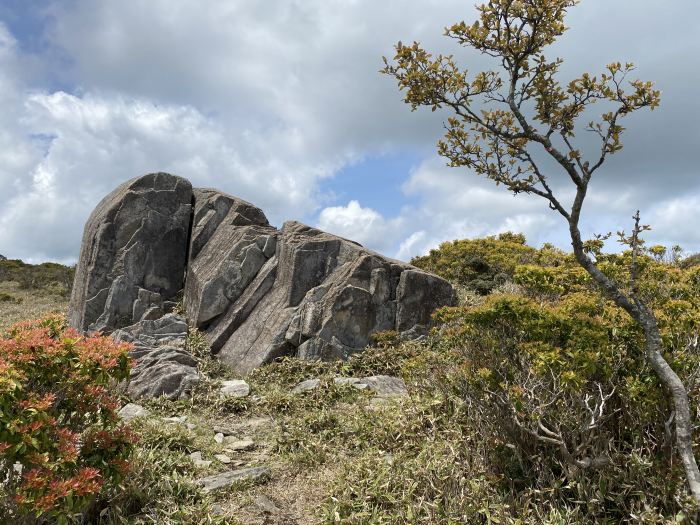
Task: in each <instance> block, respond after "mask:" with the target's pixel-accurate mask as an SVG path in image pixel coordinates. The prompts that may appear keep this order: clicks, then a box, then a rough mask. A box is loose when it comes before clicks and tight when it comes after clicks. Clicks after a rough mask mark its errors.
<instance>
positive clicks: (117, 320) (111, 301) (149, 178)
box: [69, 173, 193, 331]
mask: <svg viewBox="0 0 700 525" xmlns="http://www.w3.org/2000/svg"><path fill="white" fill-rule="evenodd" d="M192 198H193V195H192V185H191V184H190V182H189V181H188V180H186V179H183V178H182V177H176V176H174V175H170V174H168V173H151V174H149V175H144V176H142V177H138V178H135V179H131V180H129V181H127V182H125V183H124V184H122V185H121V186H119V187H118V188H116V189H115V190H114V191H112V192H111V193H110V194H109V195H107V196H106V197H105V198H104V199H103V200H102V201H101V202H100V203H99V204H98V205H97V207H96V208H95V210H94V211H93V212H92V214H91V215H90V218H89V219H88V221H87V224H86V225H85V230H84V233H83V240H82V245H81V248H80V259H79V261H78V265H77V267H76V275H75V282H74V286H73V291H72V295H71V301H70V307H69V323H70V325H71V326H72V327H74V328H77V329H79V330H83V331H98V330H100V331H111V330H113V329H115V328H119V327H122V326H127V325H131V324H133V323H135V322H138V321H140V320H141V319H142V318H144V316H146V317H149V318H151V319H153V318H157V317H159V316H161V315H163V313H165V310H167V305H165V304H164V303H167V302H168V301H170V300H172V299H173V298H174V297H175V295H176V294H177V293H178V291H180V290H181V289H182V288H183V285H184V278H185V268H186V264H187V249H188V242H189V237H190V235H189V229H190V223H191V214H192Z"/></svg>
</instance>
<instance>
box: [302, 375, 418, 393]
mask: <svg viewBox="0 0 700 525" xmlns="http://www.w3.org/2000/svg"><path fill="white" fill-rule="evenodd" d="M333 382H334V383H336V384H341V385H350V386H352V387H353V388H356V389H358V390H369V391H371V392H372V393H373V394H374V395H375V396H376V397H378V398H390V397H406V396H408V390H407V389H406V383H404V381H403V379H401V378H400V377H394V376H386V375H377V376H367V377H334V378H333ZM320 385H321V380H320V379H318V378H313V379H307V380H305V381H302V382H300V383H298V384H297V385H296V386H295V387H294V388H292V394H301V393H303V392H308V391H309V390H314V389H316V388H318V387H319V386H320Z"/></svg>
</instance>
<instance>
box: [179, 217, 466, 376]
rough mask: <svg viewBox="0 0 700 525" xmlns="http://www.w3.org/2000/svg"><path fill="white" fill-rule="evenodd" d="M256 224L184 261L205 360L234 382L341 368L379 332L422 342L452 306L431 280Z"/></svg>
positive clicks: (227, 226)
mask: <svg viewBox="0 0 700 525" xmlns="http://www.w3.org/2000/svg"><path fill="white" fill-rule="evenodd" d="M195 206H196V205H195ZM234 209H235V208H234V207H233V206H232V207H231V210H234ZM229 213H233V214H234V215H235V214H236V213H237V212H231V211H230V212H229ZM256 217H257V218H258V220H259V223H260V224H256V225H245V226H239V225H237V224H236V223H235V220H230V219H227V220H224V221H222V222H221V223H220V224H219V226H218V228H217V229H216V231H215V232H213V233H212V235H211V237H210V239H209V241H208V242H207V243H205V244H204V245H203V246H202V247H201V249H200V251H199V252H198V254H196V255H195V256H194V259H192V260H191V261H190V267H189V273H188V285H187V289H186V292H185V308H186V310H187V312H188V313H190V312H196V314H195V316H194V318H196V319H197V324H198V326H199V328H200V329H202V330H204V331H205V332H206V334H207V336H208V338H209V341H210V343H211V345H212V350H213V351H214V352H215V353H218V357H219V359H221V360H222V361H223V362H225V363H226V364H228V365H230V366H232V367H233V368H235V369H236V370H237V371H238V372H240V373H242V374H245V373H248V372H250V371H251V370H252V369H254V368H256V367H258V366H260V365H261V364H264V363H267V362H270V361H272V360H273V359H275V358H276V357H279V356H284V355H295V356H297V357H299V358H302V359H345V358H347V357H348V356H349V355H351V354H352V353H354V352H357V351H359V350H362V349H363V348H365V347H366V346H367V344H368V343H369V342H370V335H371V334H372V333H374V332H378V331H384V330H398V331H400V332H406V331H408V330H413V331H414V332H415V333H416V334H417V335H420V334H421V333H424V332H425V330H426V327H427V325H428V324H429V322H430V315H431V313H432V312H433V310H435V308H437V307H439V306H444V305H446V304H452V303H453V301H454V291H453V289H452V287H451V286H450V285H449V283H447V282H446V281H444V280H443V279H441V278H439V277H436V276H434V275H431V274H428V273H425V272H422V271H420V270H418V269H416V268H414V267H412V266H409V265H407V264H404V263H401V262H398V261H394V260H391V259H388V258H386V257H383V256H381V255H379V254H377V253H374V252H372V251H370V250H367V249H365V248H363V247H362V246H360V245H359V244H357V243H354V242H352V241H348V240H346V239H342V238H340V237H337V236H335V235H331V234H328V233H324V232H322V231H320V230H317V229H314V228H310V227H309V226H305V225H303V224H300V223H298V222H287V223H285V224H284V226H283V227H282V229H281V230H279V231H276V230H274V229H271V228H270V227H267V226H264V225H262V224H261V223H262V222H263V221H262V220H260V218H259V217H260V216H259V215H257V214H256ZM236 220H240V219H236ZM196 229H197V225H196V223H195V230H196ZM219 239H226V240H227V243H221V242H220V241H219ZM273 246H274V250H273V248H272V247H273ZM192 253H195V251H193V252H192ZM222 261H226V264H224V263H222ZM190 283H196V285H195V284H193V285H190ZM222 283H228V285H227V287H225V286H224V285H223V284H222ZM240 283H246V286H242V285H241V284H240ZM414 295H415V296H416V297H417V298H416V297H414ZM214 306H215V307H214ZM204 311H206V312H207V315H202V312H204ZM191 319H193V318H191Z"/></svg>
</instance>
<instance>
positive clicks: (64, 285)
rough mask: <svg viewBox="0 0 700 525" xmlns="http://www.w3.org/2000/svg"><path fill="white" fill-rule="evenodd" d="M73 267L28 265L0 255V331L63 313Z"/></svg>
mask: <svg viewBox="0 0 700 525" xmlns="http://www.w3.org/2000/svg"><path fill="white" fill-rule="evenodd" d="M74 274H75V268H74V267H70V266H64V265H62V264H58V263H52V262H46V263H41V264H29V263H25V262H22V261H21V260H19V259H7V258H5V257H3V256H0V330H1V329H4V328H8V327H9V326H11V325H12V324H14V323H16V322H19V321H22V320H25V319H38V318H40V317H44V316H45V315H47V314H50V313H54V312H64V313H65V310H66V308H67V307H68V299H69V296H70V291H71V287H72V286H73V276H74Z"/></svg>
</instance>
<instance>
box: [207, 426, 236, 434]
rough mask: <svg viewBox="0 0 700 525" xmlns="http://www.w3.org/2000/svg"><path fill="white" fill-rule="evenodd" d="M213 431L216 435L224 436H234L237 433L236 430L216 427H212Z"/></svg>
mask: <svg viewBox="0 0 700 525" xmlns="http://www.w3.org/2000/svg"><path fill="white" fill-rule="evenodd" d="M212 430H213V431H214V432H215V433H216V434H223V435H224V436H232V435H233V434H235V433H236V431H235V430H233V429H231V428H228V427H220V426H214V427H212Z"/></svg>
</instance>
